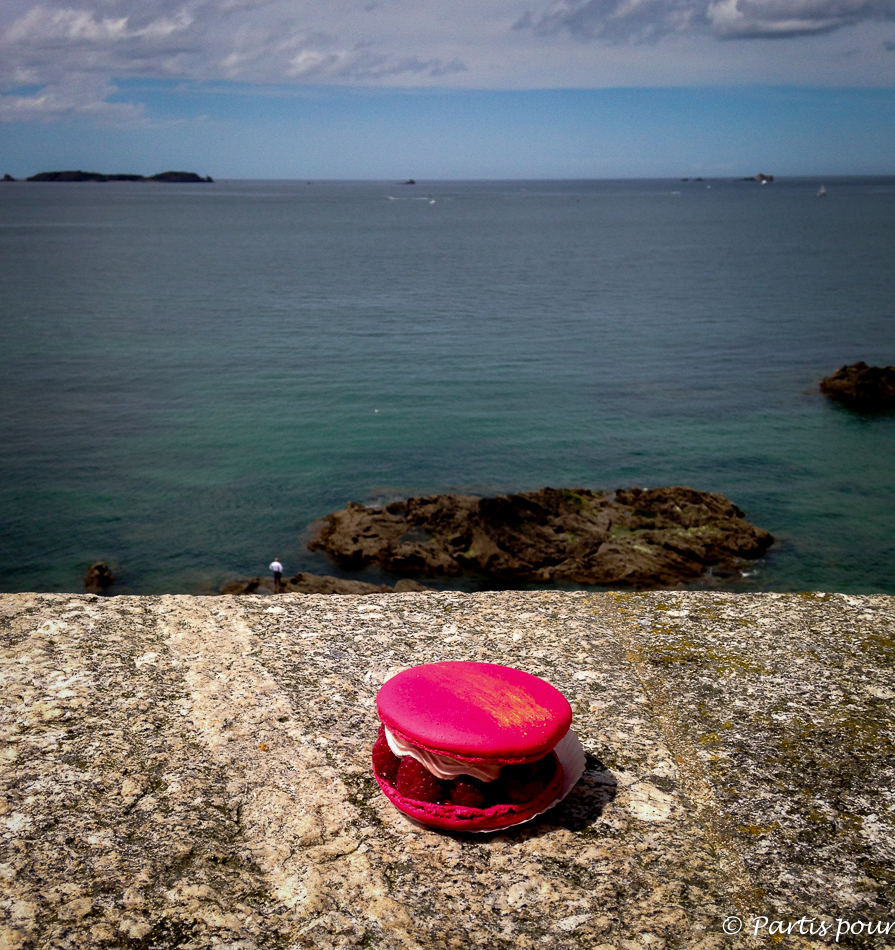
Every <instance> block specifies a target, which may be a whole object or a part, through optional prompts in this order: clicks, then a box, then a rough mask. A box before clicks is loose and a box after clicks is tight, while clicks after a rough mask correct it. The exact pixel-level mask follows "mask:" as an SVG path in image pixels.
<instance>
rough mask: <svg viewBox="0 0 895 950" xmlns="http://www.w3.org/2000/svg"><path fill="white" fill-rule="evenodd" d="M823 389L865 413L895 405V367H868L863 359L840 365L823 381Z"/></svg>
mask: <svg viewBox="0 0 895 950" xmlns="http://www.w3.org/2000/svg"><path fill="white" fill-rule="evenodd" d="M820 389H821V392H823V393H825V394H826V395H827V396H830V397H831V398H832V399H837V400H839V402H841V403H843V404H844V405H846V406H849V407H851V408H852V409H858V410H860V411H862V412H876V411H879V410H880V409H891V408H892V407H893V406H895V366H868V365H867V364H866V363H865V362H864V361H863V360H861V361H860V362H859V363H852V364H851V365H850V366H840V367H839V369H837V370H836V372H835V373H831V374H830V375H829V376H827V377H826V378H825V379H823V380H821V384H820Z"/></svg>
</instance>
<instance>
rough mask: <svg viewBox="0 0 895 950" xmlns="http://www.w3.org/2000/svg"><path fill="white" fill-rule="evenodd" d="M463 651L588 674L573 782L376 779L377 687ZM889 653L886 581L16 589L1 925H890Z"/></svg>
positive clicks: (7, 654)
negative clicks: (417, 811) (872, 586)
mask: <svg viewBox="0 0 895 950" xmlns="http://www.w3.org/2000/svg"><path fill="white" fill-rule="evenodd" d="M445 659H476V660H488V661H494V662H501V663H506V664H509V665H513V666H518V667H520V668H522V669H525V670H528V671H530V672H532V673H535V674H537V675H539V676H542V677H544V678H545V679H547V680H549V681H550V682H551V683H553V684H554V685H555V686H557V687H558V688H559V689H561V690H562V691H563V692H564V693H565V694H566V695H567V696H568V697H569V699H570V701H571V702H572V706H573V710H574V713H575V720H574V725H573V728H574V729H575V730H576V732H577V733H578V735H579V737H580V738H581V741H582V743H583V744H584V747H585V749H586V751H587V753H588V763H587V771H586V772H585V774H584V776H583V778H582V779H581V781H580V782H579V784H578V785H577V786H576V788H575V789H574V790H573V791H572V793H571V794H570V796H569V797H568V799H566V801H565V802H564V803H563V804H561V805H560V806H558V807H557V808H555V809H553V810H552V811H550V812H548V813H547V814H546V815H544V816H542V817H541V818H540V819H538V820H536V821H535V822H533V823H531V824H528V825H524V826H521V827H519V828H517V829H514V830H511V831H509V832H503V833H499V834H490V835H475V834H445V833H439V832H434V831H429V830H425V829H421V828H419V827H416V826H413V825H411V824H410V823H409V822H408V821H407V820H405V819H404V818H403V816H401V815H400V813H398V812H397V811H395V809H394V808H393V807H392V806H391V805H390V804H389V803H388V801H386V799H385V798H384V797H383V796H382V795H381V794H380V793H379V791H378V788H377V786H376V783H375V781H374V779H373V777H372V774H371V771H370V767H369V754H370V748H371V746H372V743H373V741H374V739H375V735H376V729H377V720H376V714H375V706H374V697H375V694H376V691H377V689H378V687H379V685H380V684H381V683H382V682H383V681H384V680H385V679H386V678H387V677H388V676H390V675H392V674H394V673H395V672H397V671H399V670H400V669H403V668H405V667H407V666H410V665H414V664H417V663H425V662H431V661H436V660H445ZM893 659H895V598H892V597H885V596H868V597H850V596H843V595H836V594H831V595H824V594H806V595H776V594H763V595H740V596H734V595H725V594H709V593H689V592H688V593H679V592H674V593H642V594H588V593H581V592H576V593H554V592H504V593H486V594H472V595H467V594H460V593H443V592H438V593H409V594H391V595H389V594H381V595H380V594H375V595H368V596H342V597H332V596H323V595H301V594H285V595H281V596H279V597H255V596H243V597H204V598H191V597H180V596H178V597H174V596H171V597H112V598H102V597H97V596H93V595H86V596H73V595H37V594H15V595H3V596H0V950H19V948H22V950H24V948H47V950H49V948H66V947H71V948H75V947H77V948H81V947H90V948H92V947H98V948H110V947H142V948H173V947H181V948H228V950H237V948H239V950H243V948H244V950H251V948H283V950H298V948H311V947H320V948H330V947H383V948H395V950H398V948H421V950H422V948H451V950H453V948H457V950H460V948H465V947H470V946H471V947H483V948H510V947H513V948H516V947H519V948H526V950H527V948H536V947H538V948H540V947H551V948H553V947H558V948H589V950H610V948H614V950H642V948H651V950H662V948H700V950H716V948H726V947H740V946H742V947H753V946H755V947H759V946H772V945H773V946H785V947H794V948H809V947H828V946H843V947H859V948H864V947H868V948H869V947H874V948H877V947H893V946H895V912H893V909H892V908H893V905H895V899H893V898H895V871H893V867H895V790H893V777H895V748H893V746H895V713H893V703H892V700H893V699H895V676H893ZM733 917H738V918H740V920H741V921H742V922H743V930H742V931H741V932H740V933H739V934H737V935H736V936H728V935H726V934H725V931H724V927H725V926H726V927H727V929H728V930H730V929H735V928H736V926H737V925H736V922H735V921H733V920H732V919H731V918H733ZM725 922H726V923H725ZM887 924H890V925H891V926H890V933H889V934H888V935H886V934H880V933H879V932H878V931H879V930H881V929H882V930H884V929H885V927H886V925H887ZM843 926H844V927H845V931H846V932H843V929H842V928H843ZM868 928H870V929H871V935H868V932H867V931H868ZM786 929H788V931H789V932H788V933H786ZM824 929H826V933H822V930H824ZM799 931H801V933H800V932H799ZM837 932H838V940H837V939H836V937H837Z"/></svg>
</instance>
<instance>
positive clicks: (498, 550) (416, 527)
mask: <svg viewBox="0 0 895 950" xmlns="http://www.w3.org/2000/svg"><path fill="white" fill-rule="evenodd" d="M318 527H319V530H318V534H317V537H316V538H315V539H314V540H313V541H312V542H311V544H310V545H309V547H310V548H311V550H320V551H326V552H327V553H328V554H329V555H330V556H331V557H333V558H334V559H335V560H336V561H337V562H339V563H340V564H341V565H343V566H344V567H346V568H354V569H357V568H360V567H362V566H364V565H367V564H373V563H378V564H380V565H381V566H382V567H383V568H385V569H386V570H388V571H391V572H393V573H395V574H428V575H439V574H440V575H459V574H474V575H478V576H479V577H484V578H487V579H488V580H490V581H491V582H492V583H494V584H495V586H500V587H505V586H507V583H508V582H513V581H525V582H541V583H543V582H552V581H573V582H576V583H581V584H601V585H613V586H615V585H625V586H629V587H638V588H652V587H666V586H673V585H676V584H680V583H682V582H687V581H692V580H695V579H696V578H698V577H699V576H700V575H701V574H703V573H704V572H705V571H706V570H707V569H708V568H710V567H719V568H722V569H728V570H736V569H737V566H738V565H741V564H742V559H744V558H745V559H753V558H758V557H761V556H762V555H763V554H764V553H765V552H766V551H767V549H768V548H769V547H770V545H771V544H772V542H773V538H772V537H771V535H770V534H769V533H768V532H767V531H763V530H762V529H761V528H756V527H754V526H753V525H751V524H749V522H748V521H746V519H745V517H744V516H743V512H742V511H740V509H739V508H737V506H736V505H735V504H733V502H731V501H730V500H729V499H728V498H726V497H725V496H724V495H719V494H713V493H711V492H703V491H696V490H694V489H692V488H685V487H674V488H654V489H640V488H630V489H619V490H618V491H616V492H615V493H609V492H592V491H588V490H587V489H584V488H576V489H573V490H567V489H554V488H542V489H540V490H539V491H534V492H526V493H521V494H514V495H498V496H496V497H494V498H477V497H473V496H470V495H436V496H432V497H427V498H408V499H407V500H406V501H398V502H394V503H393V504H390V505H386V506H385V507H383V508H365V507H364V506H363V505H359V504H357V503H356V502H349V503H348V505H347V506H346V507H345V508H344V509H343V510H341V511H336V512H333V513H332V514H330V515H327V516H326V518H324V519H323V520H322V521H321V522H320V524H319V526H318Z"/></svg>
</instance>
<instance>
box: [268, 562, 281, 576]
mask: <svg viewBox="0 0 895 950" xmlns="http://www.w3.org/2000/svg"><path fill="white" fill-rule="evenodd" d="M270 570H271V571H273V572H274V573H276V572H277V571H279V572H280V573H281V574H282V573H283V565H282V564H280V562H279V561H272V562H271V565H270Z"/></svg>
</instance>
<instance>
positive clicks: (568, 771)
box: [398, 729, 586, 835]
mask: <svg viewBox="0 0 895 950" xmlns="http://www.w3.org/2000/svg"><path fill="white" fill-rule="evenodd" d="M553 751H554V752H555V753H556V757H557V758H558V759H559V762H560V765H562V770H563V783H562V788H560V790H559V794H558V795H557V796H556V798H554V799H553V801H552V802H550V804H549V805H547V807H546V808H542V809H541V810H540V811H539V812H538V813H537V815H532V816H531V818H525V819H523V820H522V821H508V822H507V823H506V824H505V825H498V826H497V827H496V828H466V829H463V828H457V829H453V830H455V831H464V830H465V831H467V832H475V833H476V834H480V835H487V834H492V833H493V832H495V831H505V830H506V829H507V828H515V827H516V826H517V825H526V824H528V822H530V821H534V820H535V818H537V817H539V816H540V815H543V814H544V812H545V811H550V809H551V808H554V807H556V806H557V805H558V804H559V803H560V802H561V801H562V800H563V799H564V798H565V797H566V795H568V794H569V792H571V791H572V789H573V788H574V787H575V786H576V785H577V784H578V779H580V778H581V776H582V775H584V767H585V765H586V762H585V758H584V746H583V745H581V742H580V740H579V739H578V736H576V735H575V733H574V732H572V730H571V729H570V730H569V731H568V732H567V733H566V734H565V736H563V738H562V739H560V740H559V743H558V744H557V745H556V746H554V748H553ZM398 811H401V810H400V809H398ZM401 814H402V815H403V816H404V818H405V819H406V820H407V821H409V822H410V824H412V825H416V826H417V827H418V828H425V829H426V830H427V831H431V830H433V829H434V830H435V831H442V830H444V829H440V828H434V826H433V825H427V824H425V823H424V822H421V821H418V820H417V819H416V818H411V817H410V815H407V814H405V813H404V812H401Z"/></svg>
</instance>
